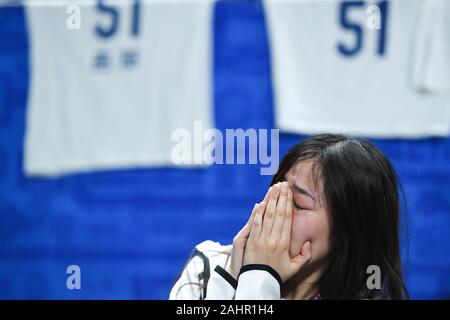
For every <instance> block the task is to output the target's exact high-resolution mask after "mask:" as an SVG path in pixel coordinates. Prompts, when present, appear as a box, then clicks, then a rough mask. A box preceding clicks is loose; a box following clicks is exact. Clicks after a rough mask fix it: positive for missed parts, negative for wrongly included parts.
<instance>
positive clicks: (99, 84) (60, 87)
mask: <svg viewBox="0 0 450 320" xmlns="http://www.w3.org/2000/svg"><path fill="white" fill-rule="evenodd" d="M96 3H97V1H92V0H91V1H89V0H87V1H86V0H85V1H51V0H49V1H28V2H27V4H26V13H27V23H28V33H29V40H30V66H31V83H30V93H29V105H28V108H29V110H28V114H27V128H26V142H25V161H24V170H25V173H26V174H28V175H47V176H53V175H60V174H65V173H72V172H80V171H91V170H97V169H115V168H129V167H148V166H167V165H174V164H173V162H172V159H171V150H172V147H173V145H174V143H173V142H172V141H171V135H172V133H173V131H174V130H175V129H178V128H185V129H187V130H192V129H193V127H194V121H201V122H202V126H203V128H204V129H205V130H206V129H207V128H209V127H212V124H211V123H212V112H211V101H210V100H211V99H210V94H211V84H210V82H211V79H210V78H211V66H210V65H211V14H212V3H213V1H212V0H193V1H160V0H149V1H140V10H139V15H137V17H136V14H135V13H136V11H135V10H136V8H135V7H133V5H132V4H133V3H134V1H132V0H128V1H124V0H121V1H103V3H104V4H105V5H108V7H107V8H106V9H104V10H99V9H98V8H97V7H96ZM69 4H79V8H80V13H81V23H80V26H81V29H70V28H68V19H69V17H71V16H73V14H74V11H70V13H67V12H66V10H68V8H69ZM71 8H72V9H73V7H71ZM72 9H71V10H72ZM108 10H109V11H108ZM111 10H115V12H116V13H118V15H117V20H116V19H115V17H114V14H113V13H112V11H111ZM133 17H134V18H133ZM136 20H138V21H139V22H140V23H139V24H138V25H139V29H138V32H137V34H136V33H133V30H134V29H133V27H132V26H133V25H134V22H135V21H136ZM71 21H72V20H71ZM114 21H116V23H114ZM113 25H116V27H117V28H116V29H115V32H114V30H113V28H112V27H111V26H113ZM69 26H71V27H73V24H69ZM97 28H99V30H103V33H105V32H106V33H108V32H111V33H112V35H111V36H108V37H106V36H101V33H99V32H97V31H96V30H97ZM133 60H135V61H136V62H135V64H133ZM201 155H202V150H201V148H194V149H193V155H192V158H193V159H196V158H197V157H201Z"/></svg>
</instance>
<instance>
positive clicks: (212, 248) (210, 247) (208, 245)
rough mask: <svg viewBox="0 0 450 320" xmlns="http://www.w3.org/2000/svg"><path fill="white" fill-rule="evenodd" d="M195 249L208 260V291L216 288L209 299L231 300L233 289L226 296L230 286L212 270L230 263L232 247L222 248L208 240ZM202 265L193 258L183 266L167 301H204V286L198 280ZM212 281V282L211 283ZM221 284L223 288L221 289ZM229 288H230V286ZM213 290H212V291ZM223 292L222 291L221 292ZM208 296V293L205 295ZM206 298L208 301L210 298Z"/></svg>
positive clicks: (200, 261)
mask: <svg viewBox="0 0 450 320" xmlns="http://www.w3.org/2000/svg"><path fill="white" fill-rule="evenodd" d="M195 248H196V249H197V250H198V251H200V252H202V253H203V254H204V255H205V256H206V257H207V258H208V259H209V272H210V281H209V282H208V290H209V289H210V286H211V287H216V288H218V290H217V293H213V292H211V291H209V292H211V293H212V294H211V296H210V297H211V299H213V298H214V299H221V298H219V296H220V297H222V296H224V295H225V296H226V297H227V299H226V300H228V299H230V300H231V299H232V297H233V296H234V289H233V288H232V289H233V290H232V292H231V295H228V294H227V292H228V291H227V287H228V286H230V285H229V284H228V282H227V281H226V280H225V279H223V278H222V277H220V276H219V277H217V276H218V274H217V273H216V272H214V268H215V267H216V266H217V265H220V266H222V267H223V268H226V267H227V265H229V263H230V262H231V259H229V257H230V255H229V254H230V252H231V249H232V245H228V246H223V245H221V244H220V243H219V242H213V241H210V240H207V241H204V242H202V243H200V244H198V245H196V246H195ZM203 269H204V263H203V260H202V259H201V258H200V257H199V256H195V257H194V258H192V259H191V261H189V263H188V264H187V265H186V266H185V268H184V269H183V270H182V271H181V275H180V277H179V278H178V280H177V281H176V282H175V284H174V285H173V287H172V289H171V291H170V294H169V299H170V300H199V299H204V298H205V297H203V286H204V285H205V284H204V283H203V282H202V281H200V280H199V277H198V276H199V274H200V273H201V272H203ZM214 279H216V280H218V281H219V284H218V285H215V284H214ZM211 281H212V282H211ZM221 284H223V285H224V287H222V288H223V289H222V288H221ZM230 287H231V286H230ZM212 290H214V289H212ZM222 290H223V291H222ZM207 296H208V293H207ZM210 297H208V299H209V298H210Z"/></svg>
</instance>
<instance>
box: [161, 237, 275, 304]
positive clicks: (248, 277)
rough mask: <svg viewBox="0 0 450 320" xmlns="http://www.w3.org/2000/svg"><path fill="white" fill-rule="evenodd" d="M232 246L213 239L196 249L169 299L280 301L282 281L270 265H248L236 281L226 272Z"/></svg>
mask: <svg viewBox="0 0 450 320" xmlns="http://www.w3.org/2000/svg"><path fill="white" fill-rule="evenodd" d="M232 247H233V246H232V245H227V246H224V245H221V244H220V243H218V242H213V241H210V240H208V241H204V242H202V243H200V244H198V245H197V246H195V248H194V250H193V252H192V255H191V257H190V259H189V260H188V262H187V264H186V266H185V267H184V269H183V270H182V271H181V273H180V275H179V276H178V278H177V280H176V282H175V285H174V286H173V288H172V290H171V291H170V295H169V299H170V300H279V299H280V298H281V290H280V289H281V278H280V276H279V275H278V273H277V272H276V271H275V270H274V269H272V268H271V267H270V266H268V265H261V264H251V265H246V266H244V267H243V268H242V269H241V271H240V274H239V278H238V279H237V280H236V279H234V278H233V277H232V276H231V275H230V274H229V273H228V272H227V271H226V268H227V267H228V266H229V264H230V262H231V255H230V254H231V249H232Z"/></svg>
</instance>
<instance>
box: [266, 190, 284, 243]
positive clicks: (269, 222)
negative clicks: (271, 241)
mask: <svg viewBox="0 0 450 320" xmlns="http://www.w3.org/2000/svg"><path fill="white" fill-rule="evenodd" d="M279 194H280V184H279V183H277V184H276V185H274V186H272V190H271V191H270V196H269V201H268V203H267V206H266V212H265V213H264V219H263V226H262V228H263V229H262V233H263V234H264V237H265V238H266V239H267V238H268V237H269V236H270V232H271V231H272V226H273V221H274V218H275V212H276V208H277V201H278V196H279Z"/></svg>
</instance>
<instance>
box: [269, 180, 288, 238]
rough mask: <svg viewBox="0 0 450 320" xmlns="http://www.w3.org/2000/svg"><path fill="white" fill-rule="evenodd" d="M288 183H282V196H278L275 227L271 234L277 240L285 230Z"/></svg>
mask: <svg viewBox="0 0 450 320" xmlns="http://www.w3.org/2000/svg"><path fill="white" fill-rule="evenodd" d="M288 190H289V187H288V184H287V182H283V183H282V184H281V185H280V196H279V198H278V202H277V206H276V212H275V217H274V222H273V227H272V231H271V236H272V237H273V238H274V239H276V240H277V241H278V240H280V238H281V233H282V231H283V224H284V220H285V216H286V203H287V196H288Z"/></svg>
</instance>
